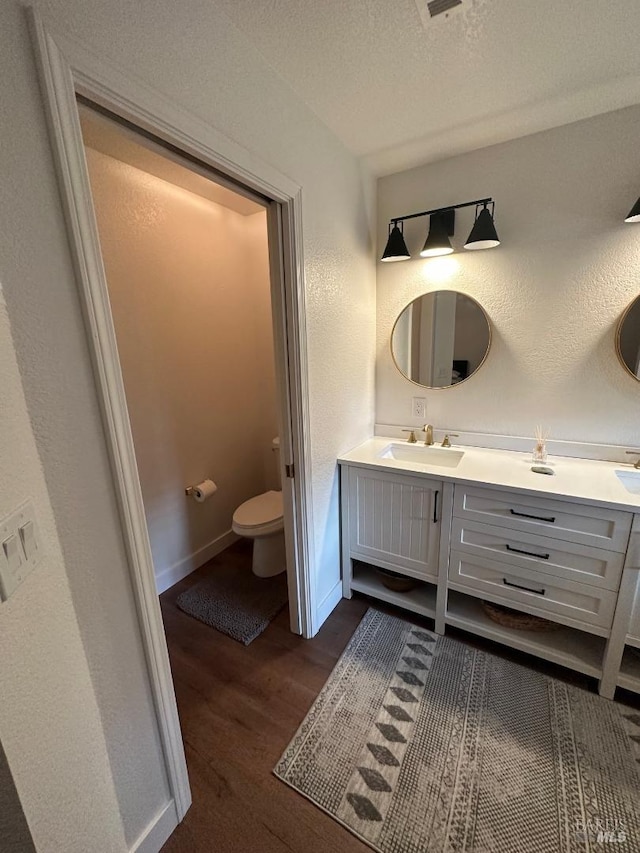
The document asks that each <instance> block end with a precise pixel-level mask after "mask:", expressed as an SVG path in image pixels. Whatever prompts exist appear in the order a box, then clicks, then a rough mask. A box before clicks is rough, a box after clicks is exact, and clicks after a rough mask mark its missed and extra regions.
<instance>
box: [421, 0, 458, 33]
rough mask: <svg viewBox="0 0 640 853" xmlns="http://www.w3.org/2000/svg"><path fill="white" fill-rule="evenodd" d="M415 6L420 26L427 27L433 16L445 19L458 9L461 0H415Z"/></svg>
mask: <svg viewBox="0 0 640 853" xmlns="http://www.w3.org/2000/svg"><path fill="white" fill-rule="evenodd" d="M416 6H417V7H418V12H419V14H420V19H421V20H422V26H423V27H424V28H425V29H427V28H428V26H429V24H430V23H431V21H433V19H434V18H438V19H439V20H441V21H446V20H447V18H449V17H450V15H451V14H452V13H453V12H454V11H455V12H457V11H459V10H460V7H461V6H462V0H416Z"/></svg>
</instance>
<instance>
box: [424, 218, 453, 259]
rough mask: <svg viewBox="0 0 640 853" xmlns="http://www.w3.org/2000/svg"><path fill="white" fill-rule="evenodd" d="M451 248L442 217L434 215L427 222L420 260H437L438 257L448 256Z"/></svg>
mask: <svg viewBox="0 0 640 853" xmlns="http://www.w3.org/2000/svg"><path fill="white" fill-rule="evenodd" d="M451 252H453V246H452V245H451V241H450V240H449V229H448V228H447V222H446V220H445V218H444V216H441V215H437V214H434V215H432V216H431V219H430V221H429V234H428V236H427V239H426V240H425V243H424V246H423V249H422V251H421V252H420V257H421V258H437V257H438V255H450V254H451Z"/></svg>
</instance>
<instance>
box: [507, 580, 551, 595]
mask: <svg viewBox="0 0 640 853" xmlns="http://www.w3.org/2000/svg"><path fill="white" fill-rule="evenodd" d="M502 583H503V584H505V586H512V587H514V588H515V589H523V590H524V591H525V592H535V594H536V595H544V594H545V590H544V589H531V587H530V586H520V584H519V583H512V582H511V581H508V580H507V579H506V578H502Z"/></svg>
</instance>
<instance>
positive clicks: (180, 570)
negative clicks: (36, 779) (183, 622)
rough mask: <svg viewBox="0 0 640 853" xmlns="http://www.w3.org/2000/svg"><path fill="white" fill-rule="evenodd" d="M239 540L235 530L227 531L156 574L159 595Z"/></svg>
mask: <svg viewBox="0 0 640 853" xmlns="http://www.w3.org/2000/svg"><path fill="white" fill-rule="evenodd" d="M238 539H240V537H239V536H238V534H237V533H234V532H233V530H227V531H226V533H223V534H222V535H221V536H218V537H217V539H212V540H211V542H207V544H206V545H203V546H202V548H198V550H197V551H193V552H192V553H191V554H187V556H186V557H183V559H182V560H178V562H177V563H174V564H173V565H172V566H167V568H166V569H163V570H162V571H160V572H158V573H157V574H156V589H157V591H158V595H161V594H162V593H163V592H164V591H165V590H167V589H169V588H170V587H172V586H173V585H174V584H176V583H178V581H181V580H182V579H183V578H186V577H187V576H188V575H190V574H191V572H195V570H196V569H199V568H200V566H204V564H205V563H208V562H209V560H211V559H212V558H213V557H215V556H217V555H218V554H220V553H221V552H222V551H224V549H225V548H228V547H229V545H233V543H234V542H237V541H238Z"/></svg>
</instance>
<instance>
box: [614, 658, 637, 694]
mask: <svg viewBox="0 0 640 853" xmlns="http://www.w3.org/2000/svg"><path fill="white" fill-rule="evenodd" d="M618 687H624V689H625V690H633V692H634V693H640V651H638V650H637V649H635V648H626V649H625V650H624V655H623V657H622V664H621V666H620V672H619V673H618Z"/></svg>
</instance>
